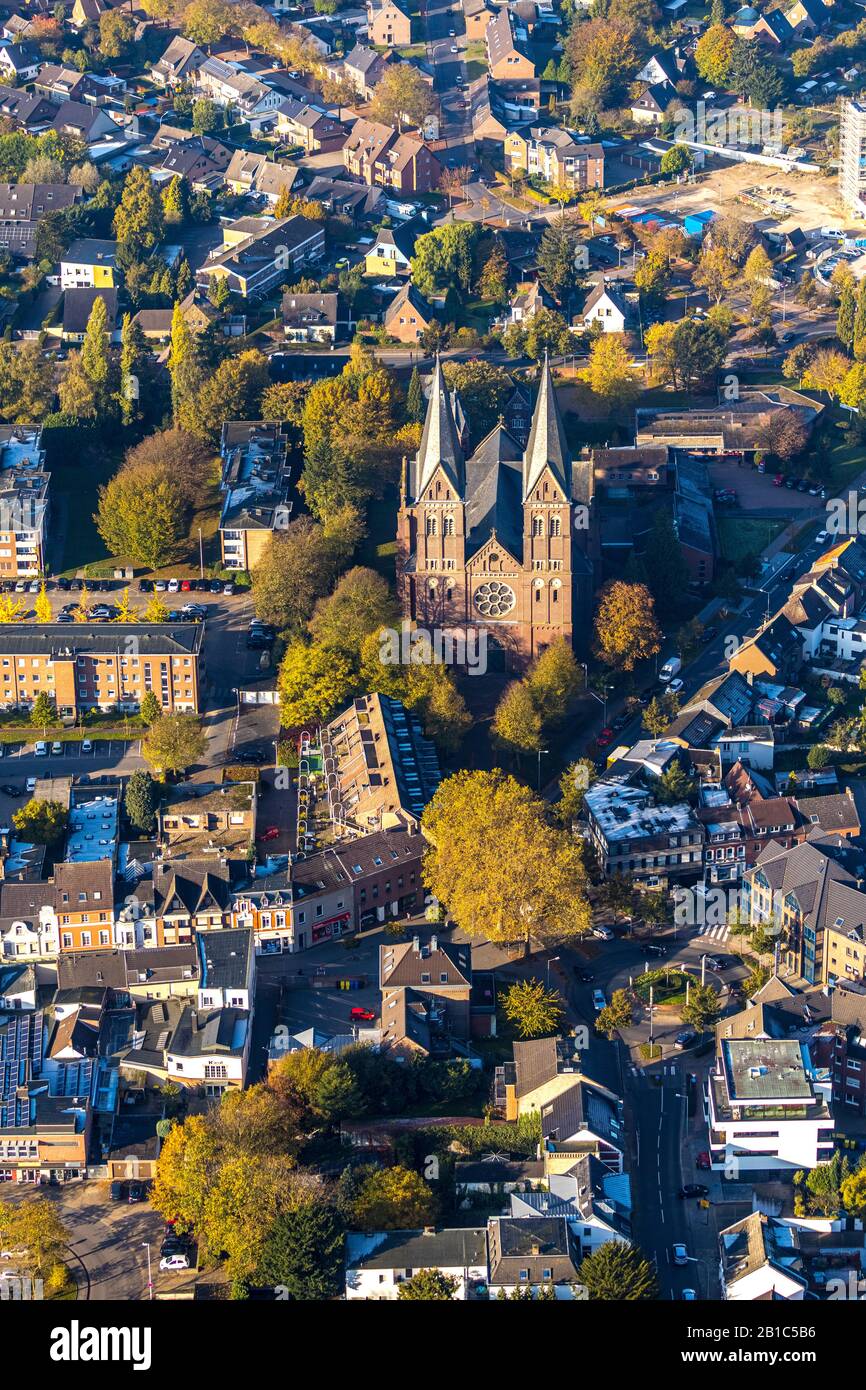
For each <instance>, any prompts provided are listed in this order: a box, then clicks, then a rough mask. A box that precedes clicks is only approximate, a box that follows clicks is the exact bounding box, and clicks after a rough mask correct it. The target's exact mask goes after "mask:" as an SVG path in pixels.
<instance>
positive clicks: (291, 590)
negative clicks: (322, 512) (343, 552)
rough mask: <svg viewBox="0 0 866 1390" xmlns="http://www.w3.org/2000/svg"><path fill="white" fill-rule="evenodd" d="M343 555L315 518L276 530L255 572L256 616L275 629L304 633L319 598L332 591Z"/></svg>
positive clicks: (298, 520)
mask: <svg viewBox="0 0 866 1390" xmlns="http://www.w3.org/2000/svg"><path fill="white" fill-rule="evenodd" d="M338 560H339V556H338V553H337V552H336V550H335V547H334V545H333V543H332V542H329V540H328V538H327V536H326V534H325V531H324V529H323V528H322V527H321V526H320V525H318V524H317V523H316V522H315V521H313V519H312V517H308V516H301V517H297V518H296V519H295V520H294V521H291V522H290V523H289V525H288V526H287V527H286V529H285V531H276V532H274V533H273V535H272V536H271V541H270V544H269V546H268V547H267V549H266V551H265V553H264V555H263V556H262V558H261V560H260V561H259V563H258V564H257V565H256V566H255V568H254V570H253V572H252V581H253V585H252V587H253V603H254V605H255V610H256V616H257V617H259V618H263V619H264V621H265V622H268V623H273V624H274V626H275V627H278V628H281V629H289V630H290V631H291V632H294V633H298V634H299V633H300V632H301V631H302V630H303V629H304V628H305V627H306V624H307V623H308V622H309V620H310V618H311V616H312V613H313V608H314V605H315V603H316V601H317V599H318V598H319V596H320V595H321V594H323V593H325V592H327V590H328V589H329V588H330V586H331V583H332V581H333V578H334V575H335V573H336V570H337V564H338Z"/></svg>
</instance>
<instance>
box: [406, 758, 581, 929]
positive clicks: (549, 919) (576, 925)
mask: <svg viewBox="0 0 866 1390" xmlns="http://www.w3.org/2000/svg"><path fill="white" fill-rule="evenodd" d="M504 826H508V836H509V845H510V851H509V853H508V854H507V855H504V854H503V853H502V833H503V827H504ZM423 827H424V833H425V835H426V836H427V840H428V842H429V843H430V845H431V846H432V849H431V850H430V852H429V854H428V855H427V857H426V859H425V861H424V868H423V876H424V883H425V885H426V887H427V888H428V889H429V891H430V892H431V893H432V894H433V895H434V897H436V898H438V899H439V901H440V902H442V903H445V904H446V906H447V908H448V910H449V912H450V914H451V916H452V917H453V918H454V919H455V921H457V922H458V923H459V925H460V926H461V927H462V928H463V929H464V930H465V931H466V932H468V933H469V934H470V935H471V936H473V937H475V936H481V937H485V936H486V937H488V938H489V939H490V940H492V941H496V942H499V943H507V942H524V943H526V942H528V941H529V940H530V938H531V937H532V936H533V935H534V936H537V937H539V938H550V937H553V938H554V939H560V938H561V939H566V938H568V937H575V936H581V935H584V934H585V933H586V932H587V931H588V930H589V918H590V914H589V905H588V903H587V899H586V872H585V869H584V865H583V860H582V856H581V851H580V846H579V845H578V844H577V843H576V842H575V841H574V839H573V838H572V836H571V835H570V834H569V833H568V832H567V831H564V830H558V829H554V828H553V827H552V826H551V825H550V824H549V822H548V818H547V814H546V807H545V804H544V803H543V802H542V801H540V800H539V799H537V798H536V797H534V796H533V795H532V793H531V792H530V791H529V789H528V788H527V787H523V786H521V785H520V784H519V783H518V782H516V781H515V780H514V778H513V777H506V776H505V775H504V774H503V773H501V772H499V771H495V772H458V773H457V774H455V776H453V777H449V778H447V779H446V780H445V781H444V782H442V783H441V784H440V786H439V787H438V789H437V791H436V794H435V796H434V797H433V799H432V801H431V802H429V804H428V805H427V808H426V810H425V811H424V816H423Z"/></svg>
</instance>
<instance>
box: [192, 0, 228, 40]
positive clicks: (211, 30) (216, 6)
mask: <svg viewBox="0 0 866 1390" xmlns="http://www.w3.org/2000/svg"><path fill="white" fill-rule="evenodd" d="M231 29H232V13H231V6H230V5H228V4H227V3H225V0H191V3H190V4H188V5H187V6H186V7H185V9H184V11H183V32H184V35H185V36H186V38H188V39H192V41H193V43H200V44H204V45H205V47H206V48H210V46H211V44H214V43H216V42H217V41H218V40H219V39H221V38H222V37H223V35H224V34H228V33H230V32H231Z"/></svg>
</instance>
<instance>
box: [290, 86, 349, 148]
mask: <svg viewBox="0 0 866 1390" xmlns="http://www.w3.org/2000/svg"><path fill="white" fill-rule="evenodd" d="M347 134H348V127H347V126H345V125H343V123H342V121H339V120H338V119H337V118H336V116H332V115H329V113H328V112H327V111H322V110H321V108H320V107H318V106H311V105H310V103H309V102H301V101H298V102H295V101H292V100H291V99H290V98H288V97H287V98H286V99H285V101H284V102H283V105H282V106H281V107H280V109H279V111H278V112H277V135H279V136H282V137H283V138H284V139H286V140H288V141H290V142H291V144H293V145H298V146H299V147H300V148H301V149H302V150H303V152H304V154H307V155H309V154H327V153H330V152H331V151H332V150H341V149H342V148H343V144H344V142H345V139H346V136H347Z"/></svg>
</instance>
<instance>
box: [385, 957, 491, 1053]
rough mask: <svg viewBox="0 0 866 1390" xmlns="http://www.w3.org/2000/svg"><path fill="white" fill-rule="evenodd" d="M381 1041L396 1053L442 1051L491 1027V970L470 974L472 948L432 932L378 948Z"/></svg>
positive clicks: (487, 1031)
mask: <svg viewBox="0 0 866 1390" xmlns="http://www.w3.org/2000/svg"><path fill="white" fill-rule="evenodd" d="M379 987H380V989H381V991H382V1004H381V1043H382V1046H383V1047H387V1048H388V1049H389V1050H390V1051H391V1052H393V1053H394V1054H396V1055H398V1056H404V1057H411V1056H412V1055H413V1054H419V1053H420V1054H421V1055H422V1056H433V1057H447V1056H448V1055H449V1054H450V1052H451V1050H452V1043H451V1040H452V1039H457V1040H458V1043H459V1044H460V1046H461V1050H462V1049H463V1047H464V1046H465V1044H466V1042H467V1041H468V1039H469V1038H470V1037H472V1036H475V1037H478V1036H490V1035H491V1034H492V1033H494V1032H495V1031H496V1016H495V999H496V994H495V989H494V986H493V979H492V976H491V975H489V974H487V973H485V976H484V978H483V979H482V978H481V977H480V976H479V975H478V973H477V972H475V973H474V974H473V967H472V948H471V946H469V945H460V946H458V945H452V944H451V943H449V942H442V941H440V940H439V939H438V937H436V936H431V938H430V940H429V942H424V943H422V941H421V939H420V937H417V936H416V937H413V939H412V941H411V942H405V943H402V944H396V945H392V946H381V947H380V948H379Z"/></svg>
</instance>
